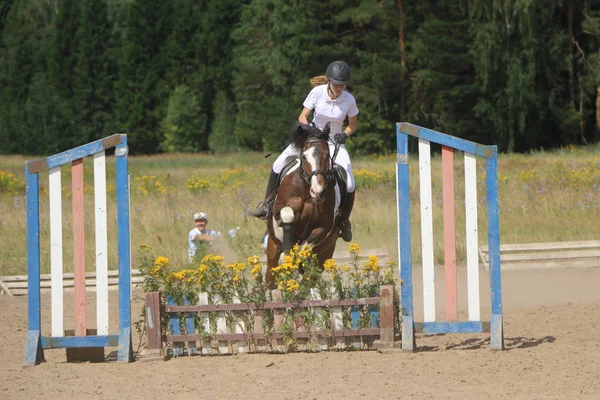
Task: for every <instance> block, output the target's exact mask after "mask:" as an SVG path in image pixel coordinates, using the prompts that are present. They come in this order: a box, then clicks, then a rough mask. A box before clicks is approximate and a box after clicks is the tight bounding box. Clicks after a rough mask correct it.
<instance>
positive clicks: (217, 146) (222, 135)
mask: <svg viewBox="0 0 600 400" xmlns="http://www.w3.org/2000/svg"><path fill="white" fill-rule="evenodd" d="M213 110H214V119H213V124H212V133H211V135H210V139H209V143H208V144H209V147H210V149H211V150H214V151H217V152H229V151H234V150H237V149H238V147H237V145H236V141H235V137H234V128H235V124H234V119H233V116H234V115H235V104H234V103H233V101H231V100H230V99H229V98H228V96H227V93H226V92H225V90H220V91H218V92H217V95H216V96H215V101H214V108H213Z"/></svg>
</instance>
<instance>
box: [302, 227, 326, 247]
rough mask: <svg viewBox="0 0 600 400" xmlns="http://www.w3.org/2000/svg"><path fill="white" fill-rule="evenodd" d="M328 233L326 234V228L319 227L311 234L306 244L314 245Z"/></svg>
mask: <svg viewBox="0 0 600 400" xmlns="http://www.w3.org/2000/svg"><path fill="white" fill-rule="evenodd" d="M326 233H327V232H325V228H323V227H319V228H315V229H313V230H312V231H311V232H310V235H308V237H307V238H306V240H305V241H304V242H305V243H308V244H312V243H316V242H319V241H321V239H323V237H324V236H325V234H326Z"/></svg>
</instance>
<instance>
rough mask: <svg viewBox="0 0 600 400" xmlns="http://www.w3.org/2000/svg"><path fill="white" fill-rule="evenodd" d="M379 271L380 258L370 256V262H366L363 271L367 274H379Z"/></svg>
mask: <svg viewBox="0 0 600 400" xmlns="http://www.w3.org/2000/svg"><path fill="white" fill-rule="evenodd" d="M379 270H380V267H379V257H377V256H373V255H371V256H369V260H368V261H366V262H365V266H364V268H363V271H364V272H365V273H367V272H369V271H373V272H378V271H379Z"/></svg>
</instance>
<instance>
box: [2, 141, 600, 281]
mask: <svg viewBox="0 0 600 400" xmlns="http://www.w3.org/2000/svg"><path fill="white" fill-rule="evenodd" d="M599 153H600V146H598V145H596V146H589V147H585V148H575V147H569V148H565V149H562V150H558V151H553V152H534V153H531V154H527V155H500V156H499V182H498V187H499V193H500V240H501V242H502V243H526V242H545V241H567V240H591V239H598V238H600V224H598V221H599V220H600V157H599V156H598V154H599ZM27 159H28V158H27V157H23V156H1V157H0V275H11V274H24V273H26V271H27V267H26V257H27V248H26V223H25V219H26V202H25V189H24V172H23V171H24V165H25V161H26V160H27ZM273 160H274V158H269V159H265V158H264V156H263V154H259V153H237V154H225V155H207V154H169V155H158V156H143V157H135V156H132V157H130V181H131V226H132V237H131V244H132V249H133V256H134V266H135V255H136V248H137V247H138V246H139V245H140V244H146V245H149V246H151V247H152V248H153V249H154V250H155V252H156V253H157V254H158V255H163V256H166V257H168V258H169V259H170V260H171V264H172V265H175V266H177V265H180V266H181V267H183V266H184V265H185V264H186V263H187V233H188V231H189V230H190V229H192V228H193V222H192V215H193V214H194V213H195V212H197V211H204V212H206V213H207V214H208V215H209V216H210V221H209V228H212V229H217V230H220V231H222V232H223V233H225V232H227V231H228V230H229V229H232V228H234V227H238V226H239V227H240V231H239V234H238V235H237V236H236V237H235V238H234V239H233V240H224V241H222V243H221V244H220V246H219V247H218V252H220V253H221V255H223V256H225V257H226V259H230V260H232V261H233V260H241V259H244V258H245V257H247V256H249V255H254V254H260V253H261V248H260V240H261V237H262V235H263V233H264V229H265V226H264V222H262V221H259V220H257V219H254V218H249V217H246V216H245V215H244V212H245V211H246V210H247V209H249V208H252V207H254V206H255V205H256V204H257V203H258V202H259V201H260V200H261V199H262V196H263V195H264V190H265V185H266V179H267V176H268V173H269V169H270V166H271V163H272V161H273ZM412 160H413V162H411V163H410V174H411V190H412V194H411V215H412V219H413V232H412V235H413V256H414V262H417V263H418V262H419V261H420V254H421V251H420V240H419V235H420V233H419V232H420V225H419V214H418V210H419V203H418V200H419V199H418V163H417V162H416V156H412ZM84 165H85V182H86V183H85V190H86V207H87V209H86V213H87V216H86V221H87V222H86V266H87V268H88V269H90V270H91V269H93V265H94V248H93V246H94V238H93V235H94V226H93V181H92V173H93V170H92V165H91V160H85V163H84ZM107 165H108V172H107V179H108V182H109V187H108V193H109V209H108V213H109V220H110V222H109V240H111V242H114V240H112V239H114V237H115V236H116V232H115V230H116V229H115V210H114V191H115V187H114V174H115V171H114V159H113V158H109V160H108V161H107ZM353 167H354V171H355V176H356V180H357V197H356V205H355V210H354V213H353V215H352V219H351V220H352V224H353V231H354V241H355V242H357V243H359V244H360V246H361V248H363V249H369V248H387V250H388V252H389V254H390V256H391V257H392V258H396V257H397V223H396V191H395V155H390V156H372V157H363V158H354V159H353ZM477 168H478V199H479V220H480V225H479V240H480V244H486V243H487V236H486V234H487V231H486V229H487V220H486V218H487V217H486V214H485V179H484V173H485V168H484V162H483V160H480V161H478V165H477ZM432 171H433V172H432V173H433V195H434V203H433V207H434V210H433V212H434V235H435V236H436V240H435V242H436V254H435V257H436V259H437V260H438V261H440V260H443V253H442V249H443V245H442V243H441V240H442V237H441V233H442V229H443V226H442V219H441V209H442V200H441V199H442V196H441V190H442V189H441V167H440V156H439V154H437V155H433V158H432ZM463 174H464V173H463V168H462V154H457V155H456V159H455V190H456V199H457V201H456V207H457V208H456V210H455V213H456V218H457V241H458V243H457V247H458V249H457V250H458V257H459V262H460V261H461V260H462V258H463V257H464V207H463V204H464V180H463ZM62 181H63V207H64V209H65V212H64V221H63V235H64V242H65V243H66V244H69V243H71V241H72V233H71V217H70V209H71V202H70V198H71V189H70V188H71V186H70V185H71V183H70V171H69V169H68V168H63V173H62ZM40 182H41V190H42V193H43V194H46V196H42V200H41V202H40V221H41V227H42V228H41V234H40V240H41V244H42V248H41V260H42V272H48V271H49V261H48V260H49V256H48V252H49V247H50V245H49V235H48V230H49V227H48V202H47V189H48V174H47V172H46V173H45V174H44V173H42V174H41V176H40ZM111 200H113V202H112V203H111ZM338 247H345V243H344V242H342V241H341V240H340V241H339V242H338ZM109 255H110V257H109V262H110V263H111V265H110V268H111V269H113V268H116V245H114V244H109ZM71 259H72V249H70V248H69V246H68V245H65V247H64V260H65V271H69V270H71V265H70V264H71Z"/></svg>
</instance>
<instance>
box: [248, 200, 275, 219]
mask: <svg viewBox="0 0 600 400" xmlns="http://www.w3.org/2000/svg"><path fill="white" fill-rule="evenodd" d="M269 209H270V207H269V203H268V202H267V201H265V200H263V201H261V202H260V203H259V204H258V206H256V208H255V209H254V210H250V211H248V215H251V216H253V217H256V218H260V219H267V217H268V216H269Z"/></svg>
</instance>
